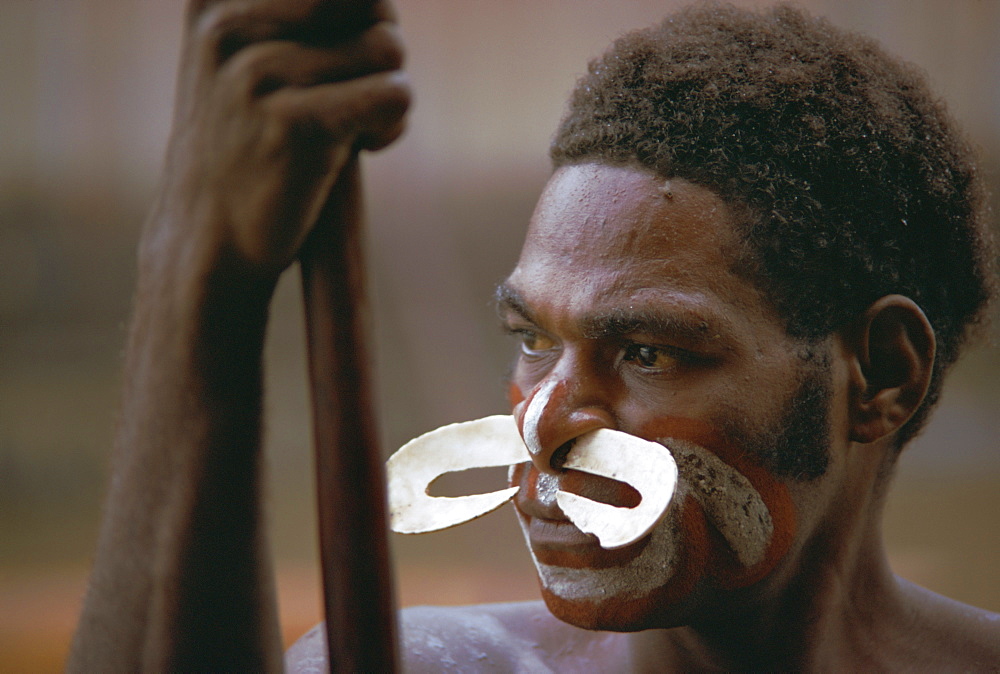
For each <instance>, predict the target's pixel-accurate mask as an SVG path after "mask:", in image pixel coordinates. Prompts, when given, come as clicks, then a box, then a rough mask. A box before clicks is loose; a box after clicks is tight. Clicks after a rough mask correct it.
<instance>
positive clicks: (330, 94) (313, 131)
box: [263, 71, 410, 149]
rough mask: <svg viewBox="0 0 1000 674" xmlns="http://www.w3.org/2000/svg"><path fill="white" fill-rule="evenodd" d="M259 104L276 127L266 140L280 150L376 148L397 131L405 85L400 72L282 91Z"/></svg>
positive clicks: (405, 104) (407, 101) (404, 101)
mask: <svg viewBox="0 0 1000 674" xmlns="http://www.w3.org/2000/svg"><path fill="white" fill-rule="evenodd" d="M263 105H264V106H265V109H266V110H267V111H268V113H269V115H268V116H269V119H270V120H271V122H272V123H273V124H275V125H277V128H276V129H272V133H271V134H269V137H270V138H272V139H275V140H277V142H279V143H281V144H283V145H285V146H286V147H291V148H303V149H306V148H312V149H315V147H316V146H317V144H320V146H321V147H322V146H327V147H329V146H331V145H337V146H341V145H345V144H351V145H355V144H360V145H361V146H363V147H382V146H384V145H387V144H388V143H390V142H392V141H393V140H395V138H396V137H397V136H398V135H399V134H400V132H401V131H402V122H403V118H404V115H405V114H406V110H407V108H408V107H409V105H410V87H409V84H408V81H407V79H406V76H405V75H404V74H403V73H401V72H398V71H397V72H392V73H378V74H375V75H368V76H366V77H362V78H358V79H354V80H349V81H347V82H338V83H336V84H323V85H319V86H315V87H309V88H289V87H286V88H283V89H280V90H278V91H276V92H275V93H273V94H271V95H270V96H268V97H267V98H266V99H264V101H263Z"/></svg>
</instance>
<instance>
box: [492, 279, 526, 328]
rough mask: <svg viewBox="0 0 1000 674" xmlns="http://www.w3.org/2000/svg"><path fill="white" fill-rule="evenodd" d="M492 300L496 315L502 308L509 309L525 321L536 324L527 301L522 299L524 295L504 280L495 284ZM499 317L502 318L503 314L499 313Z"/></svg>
mask: <svg viewBox="0 0 1000 674" xmlns="http://www.w3.org/2000/svg"><path fill="white" fill-rule="evenodd" d="M493 300H494V302H495V303H496V311H497V314H498V315H500V314H501V313H502V312H503V311H504V310H509V311H513V312H514V313H515V314H517V315H519V316H520V317H521V318H523V319H525V320H526V321H529V322H531V323H536V324H537V322H536V321H535V318H534V314H532V312H531V310H530V309H528V302H527V301H526V300H525V299H524V296H523V295H521V293H519V292H518V291H517V290H516V289H515V288H514V287H513V286H511V285H509V284H508V283H507V282H506V281H503V282H502V283H500V284H499V285H497V288H496V290H495V291H494V292H493ZM500 318H501V319H502V318H503V316H502V315H501V316H500Z"/></svg>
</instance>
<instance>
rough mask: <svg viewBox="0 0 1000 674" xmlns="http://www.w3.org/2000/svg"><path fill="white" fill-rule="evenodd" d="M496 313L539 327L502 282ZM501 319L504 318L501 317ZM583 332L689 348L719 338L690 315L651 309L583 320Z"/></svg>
mask: <svg viewBox="0 0 1000 674" xmlns="http://www.w3.org/2000/svg"><path fill="white" fill-rule="evenodd" d="M495 299H496V307H497V313H498V314H500V313H502V312H503V311H504V310H509V311H513V312H514V313H516V314H518V315H519V316H521V317H522V318H524V319H525V320H527V321H529V322H530V323H533V324H535V325H538V321H537V320H536V319H535V317H534V313H533V312H532V311H531V309H530V308H529V305H528V302H527V300H525V298H524V296H523V295H521V293H520V292H518V290H517V289H516V288H514V287H512V286H510V285H509V284H508V283H507V282H503V283H501V284H500V285H498V286H497V289H496V293H495ZM501 318H502V316H501ZM580 325H581V332H582V333H583V336H584V337H585V338H587V339H602V338H605V339H606V338H609V337H620V336H624V335H630V334H636V333H645V334H649V335H661V336H664V337H666V336H669V337H671V338H675V339H683V340H684V341H686V342H688V343H690V344H705V343H708V342H710V341H714V340H715V339H716V338H717V337H718V335H719V334H720V330H718V327H719V326H713V325H712V323H710V322H709V321H708V320H706V319H705V318H703V317H701V316H698V315H696V314H694V313H693V312H690V311H684V310H681V311H670V312H666V311H657V310H656V309H652V308H636V307H628V308H614V309H610V310H608V311H601V312H599V313H595V314H593V315H589V316H584V317H583V318H581V319H580Z"/></svg>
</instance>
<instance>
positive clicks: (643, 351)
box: [622, 342, 694, 371]
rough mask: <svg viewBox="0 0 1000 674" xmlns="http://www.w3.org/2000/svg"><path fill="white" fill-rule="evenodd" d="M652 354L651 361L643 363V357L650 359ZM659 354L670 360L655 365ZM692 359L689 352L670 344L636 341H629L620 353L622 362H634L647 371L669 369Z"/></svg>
mask: <svg viewBox="0 0 1000 674" xmlns="http://www.w3.org/2000/svg"><path fill="white" fill-rule="evenodd" d="M649 352H652V353H649ZM650 356H652V363H649V364H647V363H644V362H643V361H642V359H643V358H645V359H646V360H649V359H650ZM659 356H665V357H667V358H669V359H670V360H671V361H672V362H671V363H667V364H661V365H660V366H658V367H657V366H656V359H658V357H659ZM693 360H694V357H693V356H692V354H691V353H689V352H687V351H685V350H683V349H678V348H677V347H671V346H661V345H653V344H640V343H637V342H630V343H629V344H628V345H627V346H626V347H625V349H624V353H623V355H622V361H623V362H627V363H628V362H634V363H635V364H636V366H637V367H639V368H641V369H643V370H649V371H663V370H667V369H670V368H671V367H674V366H676V365H683V364H685V363H690V362H692V361H693Z"/></svg>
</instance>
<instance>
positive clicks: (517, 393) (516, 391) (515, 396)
mask: <svg viewBox="0 0 1000 674" xmlns="http://www.w3.org/2000/svg"><path fill="white" fill-rule="evenodd" d="M507 402H508V403H510V408H511V409H514V408H515V407H517V406H518V405H520V404H521V403H522V402H524V394H523V393H521V388H520V387H519V386H518V385H517V384H515V383H514V382H511V383H510V384H509V385H508V386H507Z"/></svg>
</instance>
